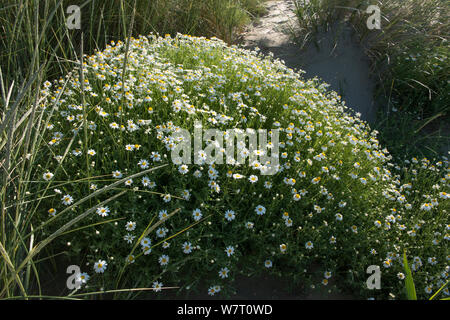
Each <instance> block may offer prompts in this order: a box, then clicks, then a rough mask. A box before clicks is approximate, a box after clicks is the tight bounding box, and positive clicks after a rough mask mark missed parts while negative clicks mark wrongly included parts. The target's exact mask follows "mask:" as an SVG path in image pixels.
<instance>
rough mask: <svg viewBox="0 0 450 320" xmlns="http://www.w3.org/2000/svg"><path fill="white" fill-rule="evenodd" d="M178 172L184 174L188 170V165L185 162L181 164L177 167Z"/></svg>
mask: <svg viewBox="0 0 450 320" xmlns="http://www.w3.org/2000/svg"><path fill="white" fill-rule="evenodd" d="M178 172H180V173H181V174H186V173H188V172H189V169H188V166H187V165H185V164H182V165H181V166H179V167H178Z"/></svg>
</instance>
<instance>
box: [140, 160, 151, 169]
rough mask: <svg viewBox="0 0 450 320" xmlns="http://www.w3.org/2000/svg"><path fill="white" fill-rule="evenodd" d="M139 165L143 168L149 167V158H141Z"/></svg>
mask: <svg viewBox="0 0 450 320" xmlns="http://www.w3.org/2000/svg"><path fill="white" fill-rule="evenodd" d="M138 166H139V167H141V169H147V168H148V166H149V164H148V160H146V159H141V160H140V161H139V162H138Z"/></svg>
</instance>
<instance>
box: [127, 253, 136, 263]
mask: <svg viewBox="0 0 450 320" xmlns="http://www.w3.org/2000/svg"><path fill="white" fill-rule="evenodd" d="M126 261H127V263H130V264H131V263H134V261H136V259H135V258H134V256H133V255H132V254H130V255H128V257H127V258H126Z"/></svg>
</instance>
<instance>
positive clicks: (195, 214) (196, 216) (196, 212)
mask: <svg viewBox="0 0 450 320" xmlns="http://www.w3.org/2000/svg"><path fill="white" fill-rule="evenodd" d="M192 216H193V217H194V220H195V221H198V220H200V219H201V218H202V216H203V215H202V211H201V210H200V209H198V208H197V209H195V210H193V211H192Z"/></svg>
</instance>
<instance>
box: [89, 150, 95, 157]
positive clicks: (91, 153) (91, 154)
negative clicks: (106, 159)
mask: <svg viewBox="0 0 450 320" xmlns="http://www.w3.org/2000/svg"><path fill="white" fill-rule="evenodd" d="M87 154H88V155H90V156H95V155H96V152H95V150H94V149H89V150H88V152H87Z"/></svg>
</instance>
